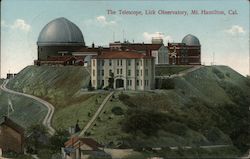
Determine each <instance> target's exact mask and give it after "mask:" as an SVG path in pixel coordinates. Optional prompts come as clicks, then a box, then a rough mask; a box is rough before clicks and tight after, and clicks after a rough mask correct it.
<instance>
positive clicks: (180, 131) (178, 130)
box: [166, 121, 188, 136]
mask: <svg viewBox="0 0 250 159" xmlns="http://www.w3.org/2000/svg"><path fill="white" fill-rule="evenodd" d="M166 128H167V131H168V132H170V133H173V134H176V135H179V136H183V135H185V134H186V131H187V130H188V127H187V126H186V125H184V124H182V123H179V122H175V121H173V122H171V123H169V124H167V127H166Z"/></svg>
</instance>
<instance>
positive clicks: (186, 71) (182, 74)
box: [155, 65, 204, 78]
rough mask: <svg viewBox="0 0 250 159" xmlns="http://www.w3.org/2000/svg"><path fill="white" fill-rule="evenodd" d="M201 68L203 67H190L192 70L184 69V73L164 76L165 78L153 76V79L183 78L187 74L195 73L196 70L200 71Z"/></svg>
mask: <svg viewBox="0 0 250 159" xmlns="http://www.w3.org/2000/svg"><path fill="white" fill-rule="evenodd" d="M202 67H204V66H202V65H200V66H194V67H192V68H189V69H186V70H184V71H180V72H179V73H177V74H172V75H170V76H168V75H165V76H155V77H156V78H175V77H183V76H185V75H187V74H188V73H190V72H193V71H196V70H198V69H200V68H202Z"/></svg>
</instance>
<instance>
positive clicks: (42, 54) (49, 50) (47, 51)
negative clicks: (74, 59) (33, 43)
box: [37, 46, 85, 60]
mask: <svg viewBox="0 0 250 159" xmlns="http://www.w3.org/2000/svg"><path fill="white" fill-rule="evenodd" d="M81 48H85V47H84V46H38V48H37V52H38V60H47V57H48V56H58V55H61V54H59V53H58V52H59V51H68V55H71V53H72V52H75V51H77V50H79V49H81Z"/></svg>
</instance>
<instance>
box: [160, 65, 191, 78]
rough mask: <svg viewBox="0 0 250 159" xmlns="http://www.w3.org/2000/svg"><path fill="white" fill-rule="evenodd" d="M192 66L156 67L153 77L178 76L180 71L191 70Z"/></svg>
mask: <svg viewBox="0 0 250 159" xmlns="http://www.w3.org/2000/svg"><path fill="white" fill-rule="evenodd" d="M192 67H193V66H184V65H183V66H171V65H170V66H167V67H166V66H156V67H155V75H156V76H168V75H172V74H178V73H179V72H181V71H184V70H187V69H189V68H192Z"/></svg>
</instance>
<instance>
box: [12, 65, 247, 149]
mask: <svg viewBox="0 0 250 159" xmlns="http://www.w3.org/2000/svg"><path fill="white" fill-rule="evenodd" d="M156 69H158V68H156ZM161 69H163V68H161ZM184 69H186V68H184V67H182V68H179V69H178V68H175V69H174V70H173V69H171V70H170V74H172V73H171V72H173V71H175V72H176V71H178V70H179V71H183V70H184ZM164 71H165V72H164ZM156 72H158V74H159V75H165V74H166V75H168V74H169V73H168V72H169V69H167V70H156ZM161 72H164V73H163V74H161ZM89 79H90V75H89V73H88V70H86V69H85V68H83V67H49V66H42V67H38V66H29V67H27V68H25V69H24V70H22V71H21V72H20V73H19V74H18V75H17V77H16V78H15V79H13V80H12V81H10V82H9V85H8V87H10V88H12V89H15V90H18V91H21V92H26V93H29V94H33V95H36V96H39V97H42V98H43V99H46V100H48V101H49V102H51V103H52V104H54V105H55V106H56V112H55V116H54V118H53V125H54V126H55V127H56V128H65V129H67V128H68V127H69V126H74V124H75V123H76V120H77V119H80V127H81V128H82V127H83V126H84V125H85V124H86V122H87V121H88V120H89V119H90V117H91V116H92V115H93V113H94V112H95V110H96V109H97V107H98V106H99V104H100V103H101V101H102V100H103V99H104V97H105V96H106V94H105V93H99V94H95V93H91V92H90V93H88V92H86V91H84V90H83V89H85V88H86V87H87V86H88V83H89ZM168 82H170V83H171V84H172V85H173V89H169V88H168V87H166V88H167V89H164V90H152V91H147V92H140V91H123V92H120V91H119V92H116V93H115V94H114V96H113V97H112V98H111V99H110V101H109V102H108V103H107V105H106V106H105V109H104V110H103V112H102V113H101V115H100V116H99V117H98V119H97V120H96V121H95V123H94V124H93V126H92V128H91V129H90V130H88V133H87V135H88V136H90V137H93V138H95V139H97V140H98V141H100V142H102V143H104V144H106V145H108V146H110V147H117V146H121V147H138V148H139V147H140V146H141V145H143V146H149V147H165V146H183V145H184V146H185V145H192V146H197V145H213V144H215V145H218V144H229V145H230V144H234V145H236V146H237V147H238V149H239V150H243V149H245V148H246V145H247V142H249V141H248V140H249V139H248V138H247V136H249V134H248V132H247V129H246V128H247V127H248V126H249V121H248V116H249V115H250V114H249V111H248V106H249V105H250V81H249V79H248V78H246V77H244V76H242V75H240V74H239V73H237V72H236V71H234V70H232V69H231V68H229V67H227V66H206V67H203V68H200V69H198V70H196V71H194V72H191V73H188V74H187V75H185V76H183V77H176V78H173V79H171V80H170V81H168ZM165 84H169V83H165ZM232 151H233V153H236V151H235V150H232Z"/></svg>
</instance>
